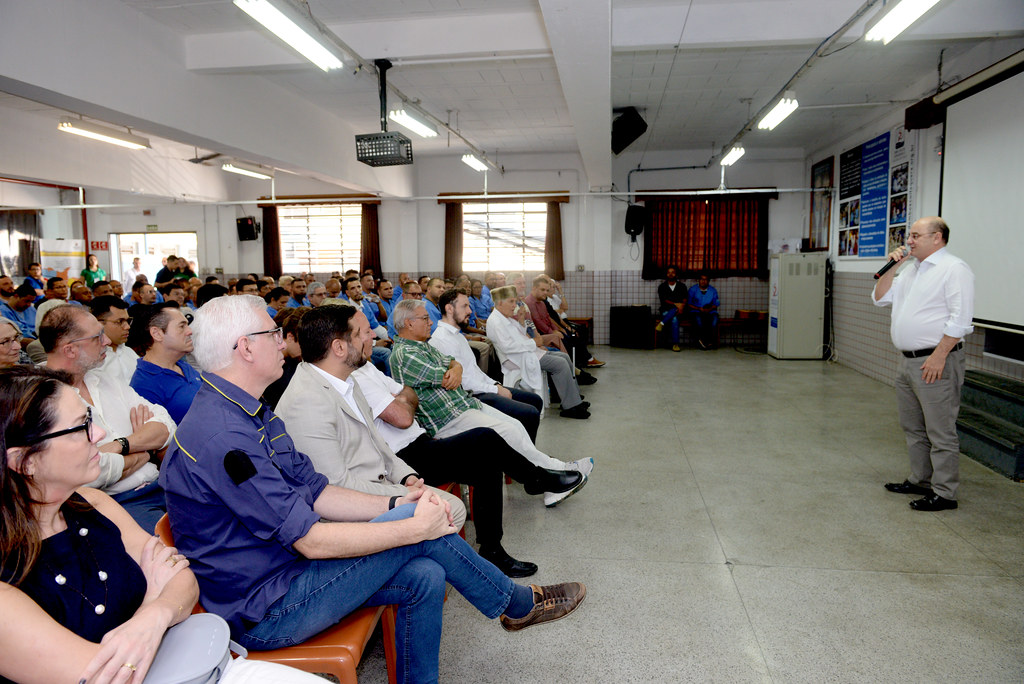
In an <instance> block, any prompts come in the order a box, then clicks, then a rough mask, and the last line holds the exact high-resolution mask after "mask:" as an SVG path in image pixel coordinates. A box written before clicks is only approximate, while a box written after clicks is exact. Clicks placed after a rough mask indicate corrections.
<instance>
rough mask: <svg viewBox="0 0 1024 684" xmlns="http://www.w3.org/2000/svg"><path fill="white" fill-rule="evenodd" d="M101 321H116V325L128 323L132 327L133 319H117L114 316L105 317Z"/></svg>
mask: <svg viewBox="0 0 1024 684" xmlns="http://www.w3.org/2000/svg"><path fill="white" fill-rule="evenodd" d="M100 322H101V323H114V324H116V325H126V326H128V327H129V328H130V327H132V319H131V318H130V317H129V318H122V319H120V320H116V319H113V318H104V319H101V320H100Z"/></svg>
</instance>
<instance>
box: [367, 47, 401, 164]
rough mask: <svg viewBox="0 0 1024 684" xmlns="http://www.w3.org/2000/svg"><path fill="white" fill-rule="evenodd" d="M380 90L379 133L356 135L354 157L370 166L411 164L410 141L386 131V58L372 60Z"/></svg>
mask: <svg viewBox="0 0 1024 684" xmlns="http://www.w3.org/2000/svg"><path fill="white" fill-rule="evenodd" d="M373 63H374V65H375V66H376V67H377V83H378V88H379V90H380V131H381V132H380V133H365V134H363V135H357V136H356V159H358V160H359V161H361V162H363V163H364V164H369V165H370V166H398V165H400V164H412V141H411V140H409V138H407V137H405V136H404V135H402V134H401V133H397V132H390V133H389V132H388V76H387V72H388V69H390V68H391V62H389V61H388V60H386V59H376V60H374V61H373Z"/></svg>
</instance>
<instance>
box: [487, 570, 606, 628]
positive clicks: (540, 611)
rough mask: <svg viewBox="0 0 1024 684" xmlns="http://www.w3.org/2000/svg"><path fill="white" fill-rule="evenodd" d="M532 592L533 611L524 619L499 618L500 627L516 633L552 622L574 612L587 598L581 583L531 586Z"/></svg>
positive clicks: (584, 586)
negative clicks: (532, 626)
mask: <svg viewBox="0 0 1024 684" xmlns="http://www.w3.org/2000/svg"><path fill="white" fill-rule="evenodd" d="M530 589H532V590H533V610H531V611H530V612H529V613H527V614H526V616H525V617H521V618H519V619H514V618H510V617H507V616H505V615H502V616H501V618H500V619H501V626H502V627H504V628H505V631H507V632H518V631H519V630H521V629H526V628H527V627H529V626H531V625H539V624H542V623H544V622H554V621H555V620H560V619H561V618H564V617H565V616H566V615H568V614H569V613H571V612H572V611H574V610H576V608H577V607H578V606H579V605H580V604H581V603H583V599H585V598H586V597H587V587H586V585H584V584H583V583H582V582H564V583H562V584H552V585H549V586H546V587H538V586H537V585H536V584H531V585H530Z"/></svg>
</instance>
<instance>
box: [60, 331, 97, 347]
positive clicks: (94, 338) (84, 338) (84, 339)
mask: <svg viewBox="0 0 1024 684" xmlns="http://www.w3.org/2000/svg"><path fill="white" fill-rule="evenodd" d="M103 334H104V333H103V331H102V330H100V331H99V332H98V333H96V334H95V335H89V336H88V337H76V338H75V339H73V340H68V341H67V342H65V343H64V344H71V343H72V342H86V341H88V340H99V339H100V338H101V337H103Z"/></svg>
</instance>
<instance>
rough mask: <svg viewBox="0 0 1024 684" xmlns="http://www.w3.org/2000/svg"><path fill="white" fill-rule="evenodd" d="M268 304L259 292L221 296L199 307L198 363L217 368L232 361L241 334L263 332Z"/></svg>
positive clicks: (194, 327)
mask: <svg viewBox="0 0 1024 684" xmlns="http://www.w3.org/2000/svg"><path fill="white" fill-rule="evenodd" d="M266 311H267V304H266V302H264V301H263V299H261V298H260V297H257V296H255V295H235V296H234V297H217V298H216V299H211V300H210V301H208V302H206V304H203V306H201V307H200V308H199V310H198V311H196V313H195V320H193V321H192V338H193V344H194V347H195V349H194V351H193V352H192V354H193V356H195V359H196V363H198V364H199V366H200V368H202V369H203V370H204V371H211V372H216V371H219V370H221V369H222V368H227V367H228V366H230V365H231V361H232V359H233V358H234V346H235V343H236V342H238V338H240V337H244V336H245V335H249V334H251V333H254V332H259V330H260V327H261V325H263V324H262V323H260V314H261V313H266Z"/></svg>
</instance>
